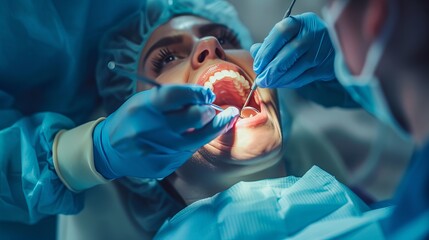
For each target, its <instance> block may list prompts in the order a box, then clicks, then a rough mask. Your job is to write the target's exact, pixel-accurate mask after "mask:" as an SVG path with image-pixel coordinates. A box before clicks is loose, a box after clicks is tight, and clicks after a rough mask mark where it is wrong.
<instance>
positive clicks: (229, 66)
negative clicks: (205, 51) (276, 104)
mask: <svg viewBox="0 0 429 240" xmlns="http://www.w3.org/2000/svg"><path fill="white" fill-rule="evenodd" d="M223 70H233V71H235V72H238V73H239V74H240V75H241V76H243V77H244V78H245V79H246V80H247V81H248V82H249V84H250V85H251V84H252V83H253V81H252V78H250V76H249V75H248V74H247V73H246V72H245V71H244V70H243V69H242V68H240V67H239V66H237V65H235V64H233V63H229V62H222V63H217V64H213V65H211V66H210V67H208V68H207V69H206V70H205V71H204V72H203V73H202V74H201V75H200V76H199V78H198V81H197V84H198V85H201V86H203V85H204V84H205V82H206V81H208V79H209V78H210V77H211V76H213V75H214V74H215V73H216V72H220V71H223ZM254 99H255V102H256V103H257V104H258V105H259V108H260V110H261V112H260V113H259V114H257V115H256V116H254V117H251V118H239V119H238V120H237V122H236V124H235V126H236V127H237V128H241V127H247V128H248V127H257V126H259V125H262V124H265V123H266V122H267V120H268V114H267V109H266V107H265V105H264V103H263V102H262V101H261V100H260V97H259V93H258V91H255V92H254Z"/></svg>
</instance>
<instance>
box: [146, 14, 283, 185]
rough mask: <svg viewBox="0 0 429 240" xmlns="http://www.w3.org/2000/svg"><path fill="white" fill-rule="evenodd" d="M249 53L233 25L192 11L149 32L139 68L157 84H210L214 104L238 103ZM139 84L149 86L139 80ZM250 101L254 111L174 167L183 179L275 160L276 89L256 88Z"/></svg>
mask: <svg viewBox="0 0 429 240" xmlns="http://www.w3.org/2000/svg"><path fill="white" fill-rule="evenodd" d="M252 64H253V59H252V58H251V56H250V54H249V52H248V51H247V50H243V49H241V46H240V43H239V42H238V39H237V38H236V35H235V33H234V32H233V31H231V30H229V29H228V28H227V27H225V26H223V25H218V24H213V23H212V22H210V21H207V20H205V19H202V18H198V17H194V16H179V17H175V18H173V19H172V20H170V21H169V22H168V23H166V24H164V25H162V26H161V27H159V28H158V29H157V30H156V31H155V32H154V33H153V34H152V35H151V37H150V38H149V40H148V43H147V45H146V46H145V48H144V49H143V53H142V55H141V59H140V68H139V71H140V74H142V75H144V76H148V77H150V78H152V79H155V80H156V81H157V82H159V83H161V84H173V83H174V84H198V85H203V86H207V87H209V88H211V89H212V90H213V92H214V93H215V94H216V101H215V104H217V105H220V106H222V107H227V106H235V107H237V108H239V109H240V108H241V107H242V105H243V104H244V101H245V99H246V97H247V95H248V93H249V91H250V86H251V85H252V83H253V80H254V78H255V73H254V72H253V70H252ZM138 84H139V85H138V88H137V89H138V90H139V91H143V90H146V89H148V88H149V86H145V85H144V84H143V83H138ZM249 105H250V106H252V107H254V108H256V109H258V110H259V111H260V113H259V114H257V115H256V116H252V117H248V118H243V119H239V120H238V121H237V123H236V125H235V127H234V128H233V129H231V130H230V131H229V132H228V133H226V134H224V135H222V136H220V137H218V138H217V139H215V140H213V141H212V142H210V143H209V144H207V145H205V146H204V147H203V148H201V149H199V150H198V152H197V153H195V154H194V155H193V157H192V159H191V160H190V161H188V162H187V163H186V164H185V165H184V166H182V167H181V168H180V169H178V170H177V171H176V174H177V175H179V176H180V177H183V178H185V179H188V180H191V179H195V178H196V179H199V181H200V180H201V179H202V178H201V175H203V176H204V179H210V178H209V176H210V173H216V174H215V175H216V176H217V177H219V174H225V175H227V174H233V175H237V174H252V173H254V172H258V171H261V170H263V169H264V168H267V167H270V166H272V165H273V164H275V163H276V162H277V161H278V160H279V157H278V155H279V154H280V150H281V130H280V125H279V120H278V110H277V104H276V96H275V92H274V91H271V90H268V89H258V91H257V92H256V93H255V94H254V97H252V99H251V101H250V104H249Z"/></svg>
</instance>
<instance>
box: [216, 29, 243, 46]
mask: <svg viewBox="0 0 429 240" xmlns="http://www.w3.org/2000/svg"><path fill="white" fill-rule="evenodd" d="M217 39H218V41H219V43H220V44H221V45H223V44H225V43H226V42H224V43H222V42H221V41H222V40H226V41H228V42H229V43H230V44H231V45H232V46H233V47H240V41H239V40H238V34H237V33H236V32H234V31H232V30H231V29H221V30H220V34H219V36H218V37H217Z"/></svg>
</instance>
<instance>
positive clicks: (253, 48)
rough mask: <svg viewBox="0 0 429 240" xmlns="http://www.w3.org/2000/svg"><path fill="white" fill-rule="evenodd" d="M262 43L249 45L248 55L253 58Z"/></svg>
mask: <svg viewBox="0 0 429 240" xmlns="http://www.w3.org/2000/svg"><path fill="white" fill-rule="evenodd" d="M261 46H262V43H255V44H253V45H252V46H251V47H250V55H252V57H253V58H255V57H256V55H257V53H258V52H259V49H260V48H261Z"/></svg>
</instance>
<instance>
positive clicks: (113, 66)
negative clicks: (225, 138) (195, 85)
mask: <svg viewBox="0 0 429 240" xmlns="http://www.w3.org/2000/svg"><path fill="white" fill-rule="evenodd" d="M107 67H108V68H109V69H110V70H112V71H114V72H116V73H118V74H120V75H122V76H126V77H129V78H131V79H134V78H135V79H137V80H139V81H142V82H144V83H147V84H150V85H152V86H155V87H161V84H160V83H157V82H155V81H154V80H152V79H150V78H145V77H142V76H139V75H138V74H136V73H132V72H130V71H128V70H126V69H125V68H124V67H122V66H120V65H118V64H116V63H115V62H113V61H110V62H109V63H107ZM208 105H209V106H210V107H212V108H213V109H215V110H217V111H219V112H223V111H224V110H225V109H223V108H221V107H220V106H218V105H216V104H214V103H211V104H208Z"/></svg>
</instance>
